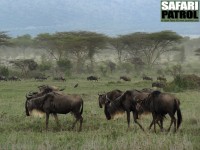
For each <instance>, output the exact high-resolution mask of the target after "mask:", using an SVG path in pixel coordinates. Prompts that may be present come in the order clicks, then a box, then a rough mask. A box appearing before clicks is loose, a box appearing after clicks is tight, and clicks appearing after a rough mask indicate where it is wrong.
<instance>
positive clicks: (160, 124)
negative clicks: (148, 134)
mask: <svg viewBox="0 0 200 150" xmlns="http://www.w3.org/2000/svg"><path fill="white" fill-rule="evenodd" d="M161 120H162V119H161V118H159V117H157V119H156V123H157V124H158V126H159V127H160V129H161V130H162V128H163V125H162V121H161ZM159 121H160V123H159ZM153 124H154V121H153V120H152V121H151V124H150V126H149V130H151V127H152V125H153Z"/></svg>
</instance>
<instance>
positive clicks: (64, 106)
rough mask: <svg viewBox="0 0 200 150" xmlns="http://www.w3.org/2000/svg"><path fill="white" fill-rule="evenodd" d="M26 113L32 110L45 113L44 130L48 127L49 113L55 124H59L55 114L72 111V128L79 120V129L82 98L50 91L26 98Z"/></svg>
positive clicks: (81, 119)
mask: <svg viewBox="0 0 200 150" xmlns="http://www.w3.org/2000/svg"><path fill="white" fill-rule="evenodd" d="M25 109H26V114H27V116H29V115H30V114H31V113H32V111H34V110H37V111H39V112H42V113H45V114H46V130H47V129H48V121H49V115H50V114H53V116H54V118H55V120H56V123H57V125H59V122H58V117H57V114H67V113H69V112H70V113H72V114H73V115H74V116H75V118H76V120H75V122H74V123H73V125H72V129H73V128H74V127H75V125H76V123H77V122H78V121H79V122H80V126H79V131H81V129H82V122H83V117H82V113H83V100H82V98H81V97H80V96H78V95H64V94H61V93H58V92H50V93H48V94H45V95H43V96H40V97H36V98H32V99H29V100H26V106H25Z"/></svg>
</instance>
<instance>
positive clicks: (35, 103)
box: [25, 94, 53, 116]
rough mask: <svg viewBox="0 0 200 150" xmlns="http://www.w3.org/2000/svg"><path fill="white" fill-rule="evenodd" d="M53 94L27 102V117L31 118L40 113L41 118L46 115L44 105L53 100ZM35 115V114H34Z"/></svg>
mask: <svg viewBox="0 0 200 150" xmlns="http://www.w3.org/2000/svg"><path fill="white" fill-rule="evenodd" d="M52 97H53V94H45V95H43V96H40V97H36V98H32V99H29V100H27V101H26V106H25V107H26V115H27V116H30V115H31V114H33V113H34V112H37V114H38V113H39V116H41V114H44V108H43V105H44V103H45V101H47V99H49V98H52ZM33 115H34V114H33Z"/></svg>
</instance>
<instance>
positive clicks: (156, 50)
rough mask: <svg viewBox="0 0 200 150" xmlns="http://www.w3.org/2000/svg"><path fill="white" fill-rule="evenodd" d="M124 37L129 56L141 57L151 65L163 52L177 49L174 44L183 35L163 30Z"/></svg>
mask: <svg viewBox="0 0 200 150" xmlns="http://www.w3.org/2000/svg"><path fill="white" fill-rule="evenodd" d="M122 38H123V42H124V44H125V45H126V50H127V52H128V53H129V56H130V57H132V58H141V59H142V61H143V62H145V63H146V64H147V65H148V66H149V67H151V66H152V65H154V64H155V63H156V61H157V60H158V58H159V57H160V56H161V55H162V54H164V53H167V52H169V51H176V50H177V49H176V48H174V46H175V44H176V43H177V42H179V41H180V40H181V38H182V37H181V36H180V35H178V34H177V33H175V32H172V31H161V32H155V33H141V32H138V33H133V34H129V35H124V36H122Z"/></svg>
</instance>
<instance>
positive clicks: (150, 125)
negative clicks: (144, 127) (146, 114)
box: [149, 120, 153, 130]
mask: <svg viewBox="0 0 200 150" xmlns="http://www.w3.org/2000/svg"><path fill="white" fill-rule="evenodd" d="M152 125H153V120H152V121H151V124H150V126H149V130H151V127H152Z"/></svg>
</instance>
